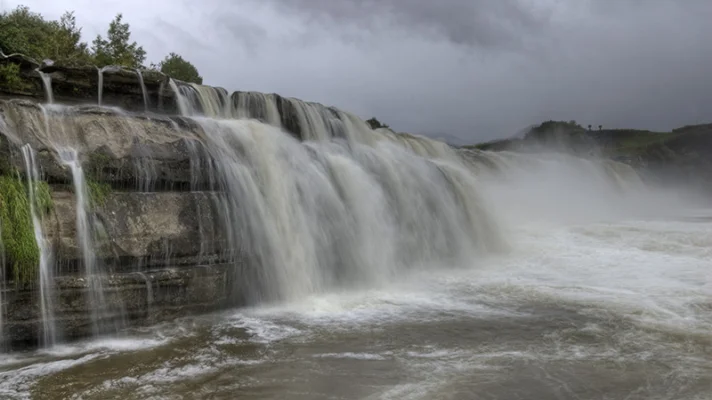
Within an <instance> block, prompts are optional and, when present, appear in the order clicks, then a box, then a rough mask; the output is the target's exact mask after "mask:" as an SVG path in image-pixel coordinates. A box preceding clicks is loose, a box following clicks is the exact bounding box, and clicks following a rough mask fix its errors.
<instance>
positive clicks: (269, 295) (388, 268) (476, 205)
mask: <svg viewBox="0 0 712 400" xmlns="http://www.w3.org/2000/svg"><path fill="white" fill-rule="evenodd" d="M196 121H197V122H198V123H200V124H201V126H202V127H203V130H204V131H205V135H206V139H205V142H206V143H205V145H206V149H207V151H208V152H209V154H210V157H211V158H212V159H213V160H214V161H215V167H216V170H217V171H216V175H217V180H218V184H219V186H220V187H222V188H223V190H224V191H225V202H226V203H225V204H224V207H225V208H224V215H223V217H224V220H225V221H228V223H227V225H226V228H227V230H228V232H227V235H226V236H227V237H228V238H229V244H228V246H230V247H231V248H232V249H233V250H236V249H239V252H240V253H241V254H242V255H243V256H244V257H245V258H246V259H247V260H248V261H249V262H250V264H251V266H250V267H249V268H247V269H242V270H240V271H239V272H240V276H239V277H235V279H234V280H233V282H237V283H236V284H237V285H239V287H236V288H233V293H239V295H240V296H244V299H243V300H246V301H248V302H250V303H257V302H262V301H275V300H290V299H296V298H300V297H302V296H304V295H306V294H309V293H314V292H319V291H323V290H326V289H328V288H333V287H337V286H344V285H359V284H370V283H378V282H383V281H386V280H389V279H390V278H391V277H392V276H393V275H395V274H397V273H399V271H402V270H404V269H407V268H419V267H427V266H428V265H431V264H441V263H458V262H463V261H464V260H469V259H471V258H472V257H476V255H477V253H478V252H480V251H485V250H487V249H492V248H493V247H496V246H497V244H498V243H499V241H500V238H499V235H498V232H497V228H496V224H495V223H494V222H493V221H491V220H490V216H488V215H487V214H486V213H485V212H484V208H483V206H482V204H481V203H480V202H481V200H480V199H479V196H478V195H477V194H476V193H475V189H474V188H475V183H474V180H473V177H472V176H471V175H469V174H468V172H467V171H465V170H464V169H463V168H462V166H460V165H456V164H450V163H446V162H444V161H443V162H442V163H435V162H432V161H428V160H426V159H425V158H422V157H419V156H417V155H414V154H411V153H409V152H406V151H405V150H404V149H403V148H401V147H399V146H396V145H393V144H390V143H388V142H384V143H382V144H380V145H378V146H377V147H370V146H365V145H348V144H347V142H345V141H343V140H342V141H334V142H313V143H309V144H303V143H300V142H298V141H296V140H294V139H292V138H291V137H289V136H288V135H286V134H284V133H282V132H280V131H279V130H278V129H276V128H274V127H271V126H268V125H265V124H261V123H259V122H255V121H236V120H224V121H218V120H211V119H196ZM235 272H238V271H237V270H235Z"/></svg>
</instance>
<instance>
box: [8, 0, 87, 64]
mask: <svg viewBox="0 0 712 400" xmlns="http://www.w3.org/2000/svg"><path fill="white" fill-rule="evenodd" d="M80 39H81V29H79V28H77V26H76V19H75V17H74V13H73V12H66V13H65V14H64V15H62V17H61V18H60V20H59V21H47V20H45V19H44V17H42V15H40V14H37V13H33V12H31V11H30V9H29V8H28V7H25V6H19V7H17V8H16V9H15V10H13V11H11V12H4V13H2V14H0V49H1V50H2V51H3V52H4V53H5V54H12V53H20V54H24V55H26V56H28V57H30V58H33V59H35V61H37V62H38V63H40V62H42V61H43V60H45V59H51V60H54V61H57V62H59V63H61V64H66V65H73V64H88V63H90V61H91V57H90V56H89V51H88V49H87V45H86V43H82V42H80Z"/></svg>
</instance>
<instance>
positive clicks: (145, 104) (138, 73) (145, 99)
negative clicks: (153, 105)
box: [136, 69, 148, 112]
mask: <svg viewBox="0 0 712 400" xmlns="http://www.w3.org/2000/svg"><path fill="white" fill-rule="evenodd" d="M136 76H138V83H139V84H140V85H141V95H142V96H143V110H144V111H146V112H148V93H147V92H146V85H145V84H144V83H143V74H142V73H141V70H140V69H136Z"/></svg>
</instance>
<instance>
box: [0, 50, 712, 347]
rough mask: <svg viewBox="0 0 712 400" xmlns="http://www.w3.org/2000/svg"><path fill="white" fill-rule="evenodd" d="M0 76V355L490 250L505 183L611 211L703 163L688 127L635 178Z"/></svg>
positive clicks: (173, 90)
mask: <svg viewBox="0 0 712 400" xmlns="http://www.w3.org/2000/svg"><path fill="white" fill-rule="evenodd" d="M2 62H15V63H17V64H19V65H21V67H22V68H21V77H22V79H24V82H25V84H23V85H21V87H22V88H23V89H22V90H21V91H14V92H12V91H9V90H5V88H0V92H2V95H1V96H0V97H1V98H0V178H2V179H5V180H8V182H12V183H13V184H15V185H16V186H18V187H20V188H21V189H22V190H18V191H17V192H18V193H19V196H20V197H19V199H18V200H17V201H16V204H21V205H22V209H20V206H16V205H14V204H11V202H7V201H0V207H3V210H4V211H12V212H15V213H14V214H8V213H5V212H3V213H0V215H3V217H2V220H0V229H2V232H5V233H9V232H20V231H21V232H23V236H22V238H23V239H24V240H26V242H27V243H25V244H27V245H28V246H27V248H30V250H31V254H30V256H31V257H30V258H29V259H31V260H33V263H32V265H34V264H38V265H37V270H36V271H35V270H30V272H32V273H27V274H24V273H23V274H18V273H15V271H17V270H18V267H19V266H20V263H19V261H22V259H21V258H20V255H19V253H18V252H17V250H15V249H14V248H13V247H12V246H8V244H10V243H9V242H7V243H5V244H3V246H0V261H2V264H3V274H2V283H3V285H4V286H3V289H2V290H1V291H0V293H1V294H2V296H1V297H0V299H1V300H2V304H3V306H2V307H0V333H1V337H2V343H3V345H4V346H5V348H6V349H14V348H18V347H22V346H27V345H30V346H47V347H48V346H51V345H52V344H56V343H59V342H61V341H68V340H73V339H77V338H82V337H87V336H91V335H112V334H117V333H118V332H121V331H122V330H124V329H126V328H129V327H132V326H136V325H147V324H154V323H157V322H160V321H165V320H168V319H171V318H176V317H179V316H184V315H188V314H193V313H203V312H209V311H214V310H219V309H222V308H226V307H236V306H244V305H253V304H262V303H265V302H281V301H289V300H295V299H300V298H304V297H305V296H308V295H310V294H313V293H319V292H323V291H328V290H333V289H336V288H342V287H353V286H359V285H365V286H369V285H374V284H378V283H381V282H385V281H388V280H391V279H394V277H397V276H400V275H401V274H403V273H405V272H407V271H409V270H411V269H416V270H417V269H418V268H423V266H424V265H430V264H437V263H441V264H442V263H446V264H448V265H458V264H459V263H462V262H469V261H471V260H473V259H477V258H478V257H482V256H484V255H488V254H496V253H497V252H502V251H506V249H507V243H506V241H505V240H503V239H502V235H501V234H500V231H499V227H498V221H497V220H496V219H494V218H493V216H492V215H490V213H488V212H487V210H486V207H485V205H484V203H483V201H484V200H483V196H482V193H480V192H479V190H480V186H481V185H482V184H483V182H487V181H488V180H498V179H509V178H511V176H512V175H516V173H517V171H526V170H531V169H537V168H543V169H547V168H549V169H552V170H557V169H566V170H567V171H577V174H578V175H577V176H581V177H585V178H584V179H586V180H587V189H589V190H591V193H596V192H610V193H614V194H615V195H619V196H621V203H624V202H625V201H634V199H630V198H627V197H626V195H627V193H628V191H629V190H630V189H635V190H639V189H640V188H641V186H643V185H644V184H643V182H641V180H640V177H639V176H640V175H639V173H638V172H641V171H648V172H646V173H643V174H642V176H643V177H644V178H645V179H646V181H648V180H649V179H651V180H652V181H655V179H654V178H655V177H656V176H665V174H664V173H663V172H661V171H663V170H665V167H667V165H666V163H669V164H670V167H671V169H670V170H671V171H673V172H674V173H675V174H674V175H671V176H672V177H673V178H671V180H674V181H679V179H678V178H679V177H680V176H686V177H690V176H693V175H695V173H694V171H695V168H698V167H700V166H704V165H707V164H705V163H706V162H708V161H706V160H707V159H704V158H699V157H698V158H687V159H685V158H684V156H683V154H687V153H685V152H686V151H688V150H689V149H688V150H686V149H687V147H685V146H688V145H689V143H690V140H691V139H689V138H694V139H695V140H699V141H702V142H704V143H706V144H707V145H709V142H708V141H709V137H703V135H701V134H700V133H699V129H697V130H694V129H692V130H690V129H687V130H686V131H685V132H681V134H683V135H687V136H684V137H685V138H688V137H689V138H688V139H683V140H678V142H675V141H667V142H665V143H666V147H664V148H660V149H658V150H656V149H654V148H650V149H647V150H646V151H647V152H640V153H639V154H638V155H639V157H638V158H636V163H632V164H635V165H636V167H639V171H638V172H636V171H635V170H634V169H633V168H631V166H630V165H628V164H624V163H620V162H616V161H612V160H600V159H588V158H581V157H577V156H572V155H567V154H564V153H548V154H546V155H544V156H541V155H538V154H536V153H533V152H527V151H520V150H521V149H512V148H502V149H494V150H502V151H496V152H495V151H483V150H481V149H477V148H470V149H468V148H459V149H457V148H452V147H450V146H447V145H445V144H444V143H440V142H436V141H433V140H430V139H427V138H424V137H419V136H414V135H408V134H400V133H394V132H393V131H391V130H388V129H377V130H371V129H370V127H369V126H368V125H367V124H366V123H365V122H364V121H363V120H362V119H360V118H358V117H356V116H354V115H351V114H349V113H347V112H344V111H341V110H338V109H336V108H333V107H326V106H323V105H320V104H316V103H307V102H303V101H300V100H297V99H290V98H284V97H281V96H278V95H275V94H262V93H254V92H235V93H233V94H232V95H228V93H227V91H225V90H224V89H221V88H212V87H209V86H201V85H189V84H184V83H182V82H177V81H174V80H171V79H169V78H168V77H166V76H164V75H162V74H159V73H154V72H146V71H144V72H137V71H128V70H123V69H120V68H104V69H102V70H97V69H93V68H65V67H62V66H45V67H42V68H39V66H37V65H33V64H32V63H31V62H30V61H28V60H25V59H23V58H22V57H20V56H14V58H13V57H10V58H6V59H4V60H2ZM99 82H101V85H99ZM100 93H101V94H100ZM99 99H101V100H99ZM50 100H54V102H55V103H54V104H49V103H50ZM99 102H101V104H102V107H99V106H98V103H99ZM700 129H701V128H700ZM692 131H694V133H690V132H692ZM305 142H306V143H305ZM587 145H591V146H594V147H595V146H596V144H587ZM688 147H689V146H688ZM696 147H697V148H702V147H700V146H696ZM512 150H516V151H512ZM670 152H672V153H675V152H677V153H675V157H673V156H670ZM648 155H649V156H648ZM646 157H648V158H647V159H646ZM665 157H667V158H665ZM646 160H648V161H654V163H653V164H654V165H653V166H654V168H649V167H650V165H651V163H646V162H641V161H646ZM643 164H644V167H645V168H642V167H640V165H643ZM676 168H677V169H676ZM650 171H653V173H650ZM680 171H684V174H683V173H680ZM542 184H545V182H542ZM45 193H46V194H48V196H45ZM581 195H585V193H582V194H581ZM23 196H25V197H23ZM0 199H2V196H0ZM19 211H22V212H21V213H20V212H19ZM6 215H12V216H13V218H10V217H6ZM0 237H2V236H0ZM23 268H24V267H23ZM22 271H25V270H22ZM35 272H36V273H35Z"/></svg>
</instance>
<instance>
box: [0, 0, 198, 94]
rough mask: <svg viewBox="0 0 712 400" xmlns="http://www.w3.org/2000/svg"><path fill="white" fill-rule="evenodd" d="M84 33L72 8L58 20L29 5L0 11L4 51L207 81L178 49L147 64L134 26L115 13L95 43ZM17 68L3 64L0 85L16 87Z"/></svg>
mask: <svg viewBox="0 0 712 400" xmlns="http://www.w3.org/2000/svg"><path fill="white" fill-rule="evenodd" d="M81 32H82V30H81V28H79V27H77V23H76V18H75V16H74V13H73V12H69V11H68V12H66V13H64V15H62V17H61V18H60V19H59V20H58V21H54V20H47V19H45V18H44V17H43V16H42V15H41V14H39V13H35V12H32V11H30V9H29V7H27V6H18V7H17V8H16V9H14V10H12V11H5V12H3V13H0V50H2V52H3V53H5V54H6V55H10V54H14V53H19V54H23V55H25V56H27V57H30V58H32V59H34V60H35V61H37V62H39V63H41V62H42V61H43V60H47V59H49V60H53V61H54V62H56V63H57V64H60V65H64V66H88V65H95V66H97V67H104V66H107V65H116V66H121V67H125V68H129V69H137V68H138V69H149V68H153V69H160V70H161V72H163V73H165V74H166V75H169V76H171V77H173V78H176V79H180V80H182V81H186V82H194V83H202V81H203V78H202V77H201V76H200V75H199V74H198V70H197V69H196V68H195V66H194V65H193V64H191V63H190V62H189V61H187V60H185V59H184V58H183V57H181V56H179V55H178V54H176V53H170V54H169V55H168V56H166V58H165V59H164V60H163V61H161V62H160V63H158V64H151V65H150V66H149V67H146V66H145V65H144V62H145V61H146V51H145V50H144V49H143V47H142V46H140V45H139V44H138V43H137V42H135V41H132V40H131V30H130V26H129V24H128V23H126V22H124V20H123V15H122V14H118V15H116V17H115V18H114V20H113V21H111V23H110V24H109V27H108V29H107V32H106V35H105V36H103V35H98V36H97V37H96V38H95V39H94V40H93V41H92V44H91V46H89V45H88V44H87V43H85V42H82V41H81ZM19 72H20V71H19V68H15V67H12V66H11V64H6V65H0V86H3V87H8V88H12V89H17V88H16V86H17V85H18V84H19V80H18V75H19ZM13 85H14V86H13Z"/></svg>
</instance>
